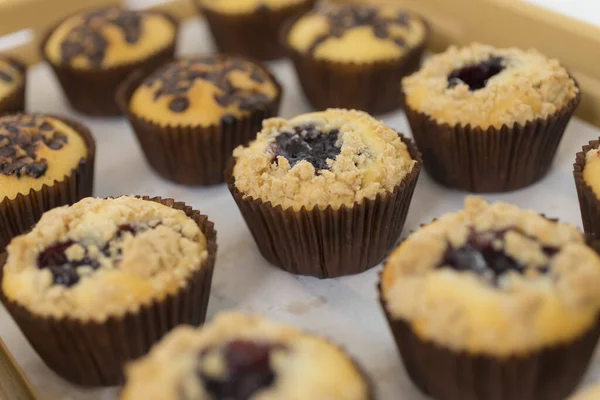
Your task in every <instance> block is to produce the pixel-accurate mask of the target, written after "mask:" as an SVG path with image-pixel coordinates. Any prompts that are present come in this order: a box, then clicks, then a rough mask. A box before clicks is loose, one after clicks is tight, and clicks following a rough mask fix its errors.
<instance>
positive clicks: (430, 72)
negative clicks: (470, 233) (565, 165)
mask: <svg viewBox="0 0 600 400" xmlns="http://www.w3.org/2000/svg"><path fill="white" fill-rule="evenodd" d="M402 87H403V90H404V92H405V96H406V99H405V102H406V104H405V111H406V114H407V118H408V121H409V123H410V126H411V128H412V131H413V136H414V139H415V141H416V143H417V146H419V149H420V150H421V151H422V152H423V160H424V163H425V169H426V170H427V171H428V173H429V174H430V175H431V176H432V177H433V178H434V179H435V180H437V181H438V182H440V183H442V184H444V185H446V186H450V187H453V188H458V189H462V190H466V191H470V192H505V191H510V190H515V189H519V188H522V187H525V186H528V185H531V184H533V183H535V182H536V181H538V180H540V179H541V178H542V177H543V176H544V175H545V174H546V173H547V172H548V170H549V169H550V166H551V165H552V161H553V160H554V155H555V154H556V151H557V148H558V145H559V143H560V140H561V139H562V136H563V133H564V131H565V128H566V126H567V123H568V122H569V119H570V118H571V116H572V115H573V112H574V111H575V108H576V107H577V105H578V103H579V100H580V97H581V94H580V90H579V88H578V86H577V83H576V82H575V80H574V79H573V78H572V77H571V76H570V75H569V73H568V71H567V70H566V69H565V68H564V67H562V66H561V65H560V64H559V62H558V61H557V60H554V59H550V58H547V57H545V56H544V55H542V54H540V53H539V52H537V51H536V50H527V51H525V50H520V49H516V48H508V49H498V48H494V47H492V46H487V45H482V44H477V43H475V44H471V45H469V46H466V47H461V48H458V47H451V48H449V49H448V50H446V51H445V52H444V53H442V54H439V55H435V56H433V57H431V58H430V59H429V60H427V62H426V63H425V64H424V65H423V67H422V68H421V70H419V71H418V72H417V73H415V74H413V75H411V76H409V77H407V78H405V79H404V80H403V81H402Z"/></svg>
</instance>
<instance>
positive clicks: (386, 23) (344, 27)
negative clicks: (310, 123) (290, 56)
mask: <svg viewBox="0 0 600 400" xmlns="http://www.w3.org/2000/svg"><path fill="white" fill-rule="evenodd" d="M426 35H427V26H426V25H425V22H423V20H422V19H421V18H419V17H417V16H415V15H412V14H407V13H406V12H403V11H401V10H399V9H398V8H397V7H396V6H391V5H386V6H379V7H376V6H371V5H350V4H346V5H332V4H327V5H323V6H321V7H318V8H316V9H315V10H313V11H311V12H309V13H308V14H306V15H304V16H303V17H301V18H300V19H299V20H298V21H296V22H295V23H294V25H293V26H292V27H291V29H290V32H289V35H288V42H289V45H290V46H291V47H292V48H294V49H295V50H297V51H299V52H301V53H307V54H310V55H312V56H313V57H315V58H318V59H325V60H330V61H337V62H355V63H369V62H375V61H386V60H393V59H399V58H401V57H402V56H403V55H404V54H406V52H407V51H409V50H411V49H412V48H414V47H417V46H419V45H421V44H422V43H423V41H424V40H425V39H426Z"/></svg>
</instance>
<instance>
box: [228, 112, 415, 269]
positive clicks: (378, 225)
mask: <svg viewBox="0 0 600 400" xmlns="http://www.w3.org/2000/svg"><path fill="white" fill-rule="evenodd" d="M233 155H234V161H232V163H231V165H230V167H229V169H228V171H227V172H226V175H227V182H228V186H229V190H230V191H231V193H232V195H233V197H234V199H235V201H236V203H237V204H238V207H239V208H240V211H241V213H242V216H243V217H244V219H245V220H246V223H247V225H248V227H249V229H250V231H251V233H252V235H253V236H254V239H255V240H256V243H257V244H258V248H259V250H260V252H261V253H262V255H263V256H264V257H265V258H266V259H267V260H268V261H269V262H271V263H272V264H274V265H276V266H278V267H280V268H282V269H284V270H287V271H289V272H292V273H296V274H302V275H312V276H317V277H319V278H332V277H337V276H341V275H348V274H356V273H359V272H363V271H365V270H366V269H367V268H369V267H372V266H374V265H376V264H377V263H379V262H380V261H381V260H382V258H383V257H384V256H385V255H386V253H387V251H388V250H389V249H390V248H391V247H392V246H393V245H394V243H395V241H396V239H397V238H398V237H399V236H400V233H401V231H402V227H403V225H404V221H405V219H406V214H407V212H408V207H409V205H410V201H411V198H412V194H413V191H414V188H415V185H416V183H417V179H418V176H419V172H420V169H421V163H420V155H419V153H418V152H417V150H416V149H415V147H414V146H413V145H412V143H411V142H410V141H409V140H408V139H406V138H404V137H403V136H402V135H400V134H398V133H397V132H395V131H394V130H393V129H391V128H389V127H387V126H386V125H384V124H383V123H382V122H379V121H377V120H375V119H374V118H373V117H371V116H370V115H368V114H366V113H364V112H361V111H354V110H342V109H329V110H327V111H323V112H317V113H311V114H304V115H300V116H297V117H295V118H293V119H291V120H289V121H287V120H284V119H279V118H273V119H269V120H266V121H265V122H264V124H263V130H262V131H261V132H260V133H259V134H258V137H257V139H256V140H255V141H254V142H252V143H250V144H249V145H248V146H247V147H242V146H241V147H238V148H237V149H236V150H235V151H234V153H233ZM375 210H377V211H375Z"/></svg>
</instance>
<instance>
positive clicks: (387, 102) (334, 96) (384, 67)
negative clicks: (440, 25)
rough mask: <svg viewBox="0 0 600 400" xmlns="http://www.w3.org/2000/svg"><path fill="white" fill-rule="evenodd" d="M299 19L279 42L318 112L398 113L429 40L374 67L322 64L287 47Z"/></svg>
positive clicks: (358, 64) (311, 56)
mask: <svg viewBox="0 0 600 400" xmlns="http://www.w3.org/2000/svg"><path fill="white" fill-rule="evenodd" d="M297 20H298V18H295V19H292V20H290V21H288V22H287V23H286V24H285V26H284V28H283V29H282V31H281V32H280V41H281V43H282V45H284V46H285V49H286V51H287V54H288V56H289V57H290V58H291V59H292V61H293V62H294V67H295V69H296V74H297V75H298V79H299V81H300V85H301V86H302V90H303V92H304V95H305V96H306V98H307V99H308V101H309V102H310V103H311V104H312V106H313V107H314V108H315V109H317V110H325V109H327V108H348V109H356V110H362V111H366V112H368V113H369V114H383V113H387V112H391V111H394V110H396V109H399V108H400V107H401V105H402V103H403V101H402V100H403V92H402V90H401V88H400V82H401V81H402V78H403V77H405V76H407V75H410V74H412V73H413V72H415V71H417V70H418V69H419V67H420V65H421V58H422V56H423V52H424V51H425V47H426V45H427V41H428V38H429V26H428V25H427V24H425V25H426V28H427V33H426V35H425V38H424V39H423V43H421V44H420V45H419V46H417V47H414V48H412V49H409V50H408V51H407V53H406V54H405V55H404V56H403V57H402V58H401V59H399V60H391V61H377V62H371V63H354V62H335V61H331V60H321V59H317V58H315V57H314V56H313V55H311V54H305V53H301V52H299V51H298V50H296V49H294V48H293V47H291V46H290V45H289V43H288V40H287V38H288V36H289V32H290V30H291V28H292V26H293V24H294V23H295V22H296V21H297Z"/></svg>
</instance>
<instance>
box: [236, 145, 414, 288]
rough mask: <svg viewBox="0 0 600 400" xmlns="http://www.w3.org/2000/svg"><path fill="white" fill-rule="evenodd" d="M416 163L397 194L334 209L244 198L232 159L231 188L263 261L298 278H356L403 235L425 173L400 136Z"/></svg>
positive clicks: (391, 193)
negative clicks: (300, 276)
mask: <svg viewBox="0 0 600 400" xmlns="http://www.w3.org/2000/svg"><path fill="white" fill-rule="evenodd" d="M400 136H401V138H402V141H403V142H404V143H406V145H407V146H408V150H409V153H410V156H411V157H412V159H413V160H416V161H417V162H416V163H415V165H414V167H413V169H412V171H411V172H410V173H409V174H408V175H407V176H406V177H405V178H404V179H403V180H402V182H400V183H399V184H398V185H397V186H396V187H395V188H394V190H393V191H391V192H387V193H385V194H379V195H377V197H376V198H375V199H373V200H370V199H364V200H362V201H361V202H360V203H354V204H353V205H352V206H350V207H348V206H346V205H342V206H341V207H340V208H339V209H337V210H334V209H333V208H332V207H331V206H328V207H327V208H325V209H321V208H319V207H318V206H315V207H313V208H312V209H310V210H308V209H306V208H305V207H302V209H300V210H299V211H295V210H294V209H293V208H291V207H290V208H286V209H283V208H282V207H281V205H278V206H273V205H272V204H271V202H263V201H262V200H260V199H254V198H252V197H246V196H245V195H244V193H242V192H240V191H239V190H238V189H237V187H236V186H235V178H234V176H233V167H234V165H235V161H234V160H232V161H231V162H230V165H229V167H228V169H227V172H226V177H227V186H228V188H229V191H230V192H231V194H232V196H233V198H234V200H235V202H236V203H237V205H238V207H239V209H240V212H241V214H242V216H243V217H244V220H245V221H246V224H247V225H248V228H249V229H250V232H251V233H252V236H253V237H254V240H255V241H256V244H257V245H258V249H259V250H260V252H261V254H262V255H263V257H264V258H265V259H266V260H267V261H269V262H270V263H271V264H273V265H275V266H277V267H279V268H281V269H283V270H285V271H288V272H291V273H294V274H299V275H311V276H315V277H318V278H322V279H323V278H335V277H339V276H342V275H351V274H358V273H360V272H363V271H365V270H367V269H369V268H371V267H373V266H375V265H377V264H379V263H380V262H381V261H382V260H383V258H384V257H385V256H386V255H387V252H388V251H389V250H390V249H391V248H392V247H394V244H395V243H396V240H397V239H398V237H399V236H400V234H401V232H402V228H403V227H404V222H405V221H406V215H407V214H408V209H409V207H410V202H411V199H412V195H413V193H414V190H415V186H416V184H417V180H418V178H419V173H420V172H421V166H422V161H421V155H420V153H419V152H418V151H417V149H416V147H415V146H414V145H413V143H412V141H410V140H409V139H406V138H404V137H403V136H402V135H400Z"/></svg>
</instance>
